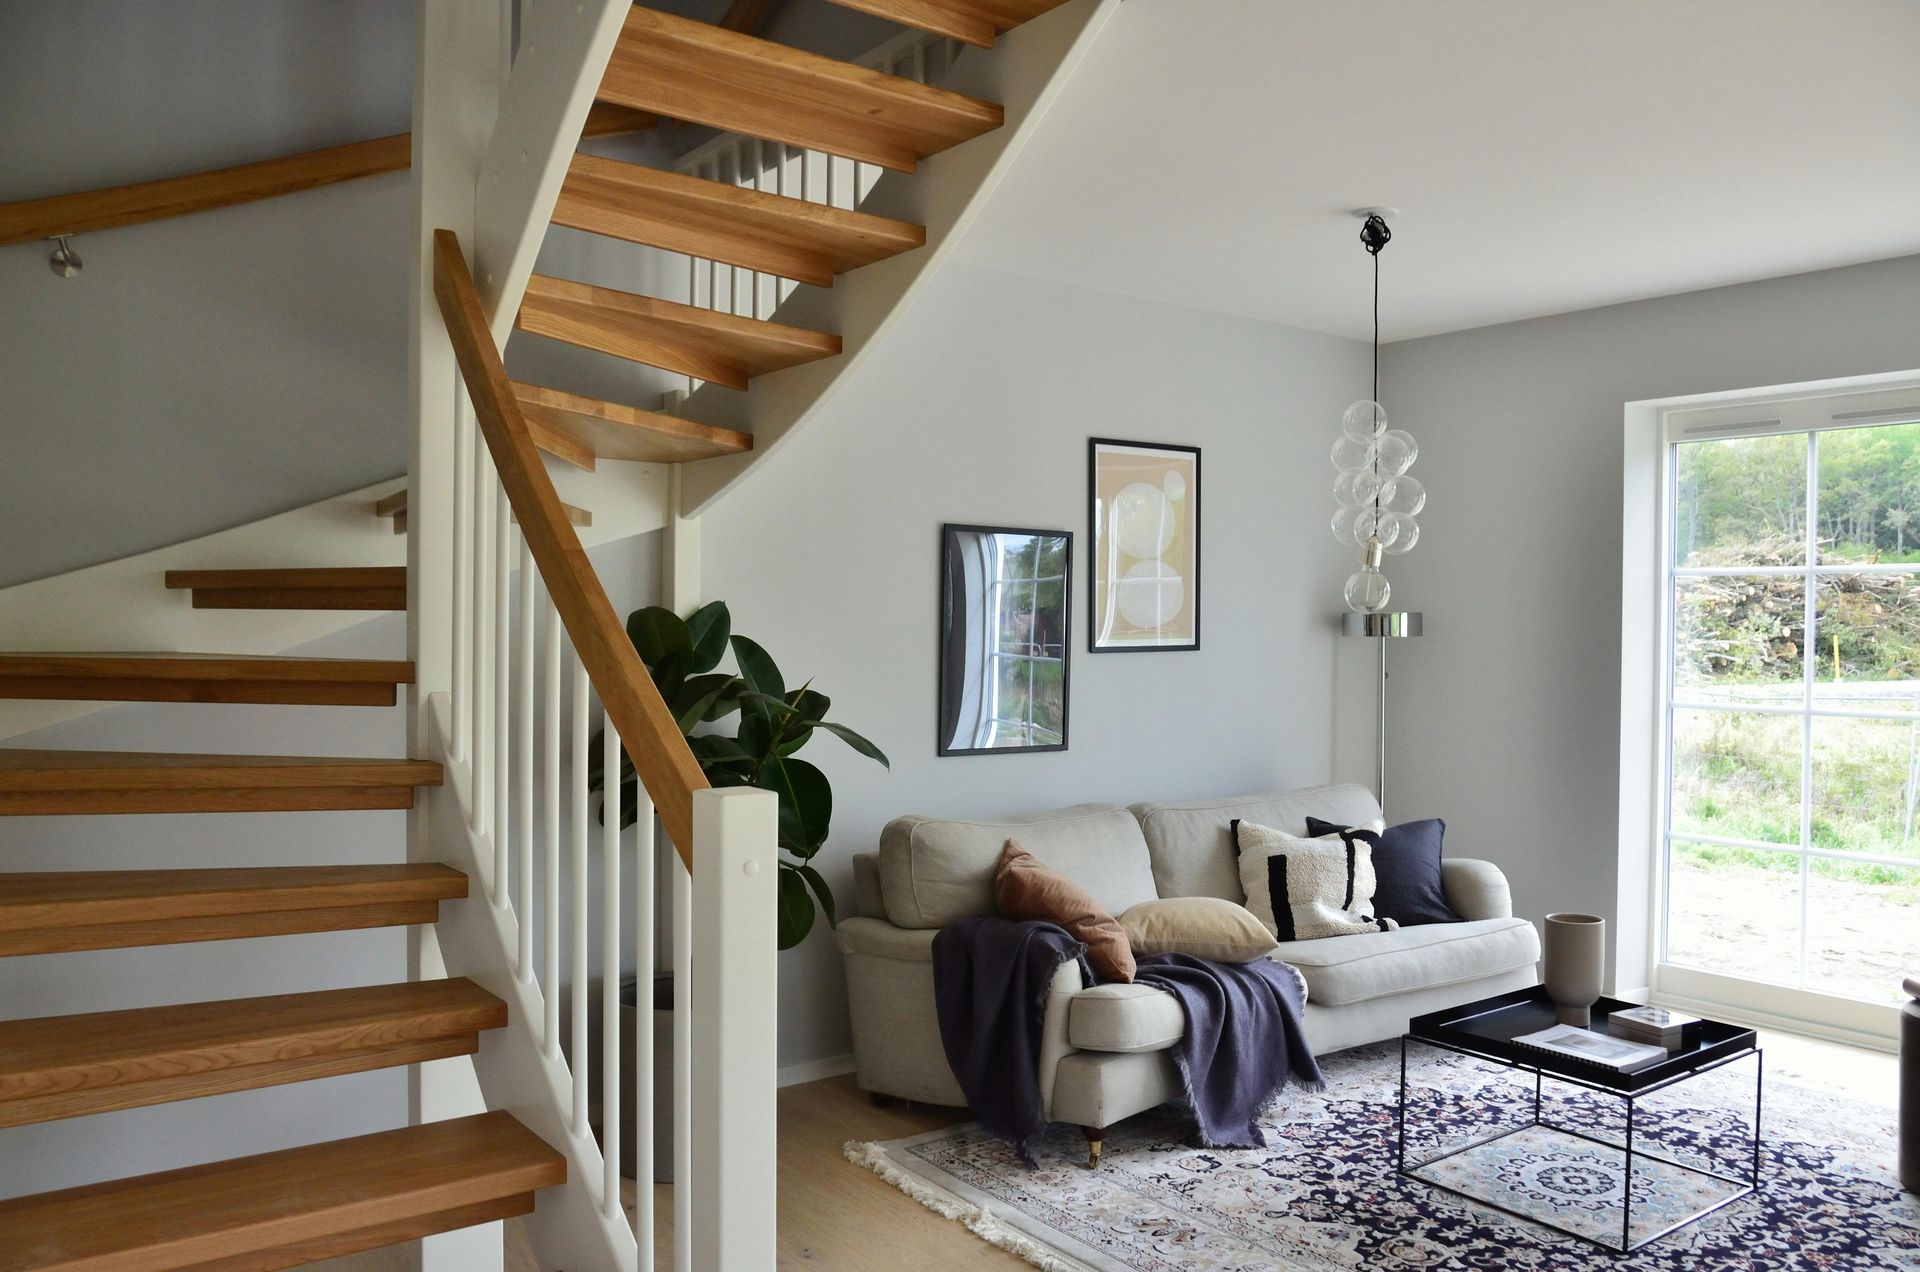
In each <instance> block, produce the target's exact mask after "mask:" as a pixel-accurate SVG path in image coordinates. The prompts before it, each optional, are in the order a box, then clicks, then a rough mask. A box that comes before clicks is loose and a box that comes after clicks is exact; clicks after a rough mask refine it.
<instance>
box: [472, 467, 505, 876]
mask: <svg viewBox="0 0 1920 1272" xmlns="http://www.w3.org/2000/svg"><path fill="white" fill-rule="evenodd" d="M475 454H476V458H477V460H478V463H477V464H476V465H475V469H474V482H473V497H474V505H473V506H474V514H475V517H474V536H473V543H474V586H473V639H474V642H475V644H476V646H477V648H476V650H475V653H474V658H473V829H474V832H475V833H476V834H479V835H482V836H484V835H486V834H487V833H488V832H489V831H491V830H492V828H493V746H492V739H493V657H494V648H493V638H494V623H493V604H494V596H493V578H494V575H493V549H494V532H493V518H494V514H495V513H496V512H497V511H498V502H497V500H496V499H495V496H494V492H495V491H496V490H497V489H499V485H500V483H499V479H498V477H497V475H496V474H495V472H494V468H493V457H492V456H491V455H489V454H487V452H486V451H485V450H484V449H482V450H479V451H477V452H476V453H475ZM497 886H498V881H497V880H496V881H493V882H490V883H489V884H488V885H487V887H488V891H489V893H491V892H492V891H493V890H494V889H495V888H496V887H497Z"/></svg>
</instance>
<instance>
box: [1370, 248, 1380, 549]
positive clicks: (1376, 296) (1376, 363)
mask: <svg viewBox="0 0 1920 1272" xmlns="http://www.w3.org/2000/svg"><path fill="white" fill-rule="evenodd" d="M1369 254H1370V255H1371V256H1372V257H1373V409H1374V417H1375V418H1376V419H1378V418H1379V411H1380V252H1379V250H1378V249H1377V248H1376V249H1370V251H1369ZM1373 519H1374V521H1375V522H1376V523H1378V522H1379V520H1380V444H1379V439H1378V438H1375V439H1374V447H1373Z"/></svg>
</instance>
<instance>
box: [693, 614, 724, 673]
mask: <svg viewBox="0 0 1920 1272" xmlns="http://www.w3.org/2000/svg"><path fill="white" fill-rule="evenodd" d="M732 633H733V615H732V614H730V613H729V612H728V611H727V605H726V602H725V601H709V602H708V603H707V604H705V605H702V606H701V607H700V608H699V609H697V610H695V611H694V612H693V617H692V618H689V619H688V620H687V637H688V639H689V640H690V641H691V642H692V645H691V649H690V651H689V653H688V655H687V670H688V671H689V672H693V673H700V672H708V671H712V670H713V669H714V668H715V667H718V666H719V665H720V660H721V658H723V657H725V656H726V652H727V639H728V637H729V636H731V635H732Z"/></svg>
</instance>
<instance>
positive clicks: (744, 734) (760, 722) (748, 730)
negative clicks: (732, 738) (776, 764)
mask: <svg viewBox="0 0 1920 1272" xmlns="http://www.w3.org/2000/svg"><path fill="white" fill-rule="evenodd" d="M745 698H746V695H745V694H742V695H741V699H742V701H744V700H745ZM739 742H740V749H741V750H742V751H744V752H745V753H746V754H747V755H748V756H750V757H751V758H753V759H754V760H762V759H765V758H766V757H767V756H769V755H771V754H772V753H773V726H772V725H771V724H769V723H768V722H767V717H765V716H764V715H756V714H754V713H753V712H752V711H744V712H742V713H741V716H740V735H739Z"/></svg>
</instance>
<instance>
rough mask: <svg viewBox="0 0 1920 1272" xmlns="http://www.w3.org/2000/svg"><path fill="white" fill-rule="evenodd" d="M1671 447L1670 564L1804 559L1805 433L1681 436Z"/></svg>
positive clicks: (1780, 562)
mask: <svg viewBox="0 0 1920 1272" xmlns="http://www.w3.org/2000/svg"><path fill="white" fill-rule="evenodd" d="M1674 450H1675V452H1676V454H1675V468H1676V478H1677V482H1676V489H1675V502H1674V521H1673V559H1674V561H1675V563H1676V564H1679V565H1686V566H1741V565H1800V564H1804V563H1805V561H1806V559H1807V548H1806V524H1807V435H1806V434H1805V433H1783V434H1777V435H1775V436H1772V437H1730V438H1724V439H1721V440H1719V441H1712V442H1682V443H1680V444H1679V445H1678V446H1676V447H1674Z"/></svg>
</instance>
